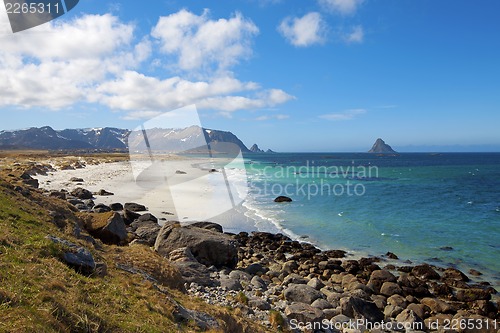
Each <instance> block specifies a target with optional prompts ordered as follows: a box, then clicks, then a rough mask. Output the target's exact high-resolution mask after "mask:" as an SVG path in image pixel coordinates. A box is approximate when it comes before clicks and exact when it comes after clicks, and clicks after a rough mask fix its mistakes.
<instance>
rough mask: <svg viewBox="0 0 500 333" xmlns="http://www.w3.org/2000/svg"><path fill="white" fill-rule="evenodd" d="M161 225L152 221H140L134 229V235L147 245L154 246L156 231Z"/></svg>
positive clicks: (158, 230)
mask: <svg viewBox="0 0 500 333" xmlns="http://www.w3.org/2000/svg"><path fill="white" fill-rule="evenodd" d="M160 229H161V226H160V225H159V224H158V223H156V222H153V221H147V222H145V223H141V224H140V225H139V226H138V227H137V228H136V229H135V232H134V233H135V235H136V237H137V238H139V239H141V240H144V241H145V243H146V244H147V245H148V246H154V245H155V242H156V237H158V233H159V232H160Z"/></svg>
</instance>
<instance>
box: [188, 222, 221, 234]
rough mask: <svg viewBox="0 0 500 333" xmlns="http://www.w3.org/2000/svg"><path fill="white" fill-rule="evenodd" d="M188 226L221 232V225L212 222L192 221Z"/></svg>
mask: <svg viewBox="0 0 500 333" xmlns="http://www.w3.org/2000/svg"><path fill="white" fill-rule="evenodd" d="M189 226H191V227H197V228H202V229H208V230H213V231H217V232H222V226H221V225H220V224H218V223H214V222H194V223H191V224H190V225H189Z"/></svg>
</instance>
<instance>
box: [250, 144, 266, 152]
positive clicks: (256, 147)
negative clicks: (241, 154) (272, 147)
mask: <svg viewBox="0 0 500 333" xmlns="http://www.w3.org/2000/svg"><path fill="white" fill-rule="evenodd" d="M250 151H251V152H252V153H263V152H264V151H263V150H262V149H260V148H259V146H257V144H256V143H254V145H253V146H252V147H250Z"/></svg>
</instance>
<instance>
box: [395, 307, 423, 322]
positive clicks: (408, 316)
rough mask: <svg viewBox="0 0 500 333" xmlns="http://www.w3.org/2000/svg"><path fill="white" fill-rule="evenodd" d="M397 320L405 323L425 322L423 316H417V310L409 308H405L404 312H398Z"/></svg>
mask: <svg viewBox="0 0 500 333" xmlns="http://www.w3.org/2000/svg"><path fill="white" fill-rule="evenodd" d="M396 321H397V322H398V323H402V324H405V325H412V324H413V325H415V323H423V320H422V318H420V317H419V316H417V314H416V313H415V312H413V311H412V310H409V309H405V310H403V312H401V313H400V314H398V315H397V317H396Z"/></svg>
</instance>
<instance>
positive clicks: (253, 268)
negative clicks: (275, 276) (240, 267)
mask: <svg viewBox="0 0 500 333" xmlns="http://www.w3.org/2000/svg"><path fill="white" fill-rule="evenodd" d="M267 271H268V269H267V268H266V267H264V266H262V264H259V263H257V262H256V263H253V264H250V265H248V266H247V267H246V268H245V272H247V273H248V274H250V275H256V274H259V273H261V274H263V273H265V272H267Z"/></svg>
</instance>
